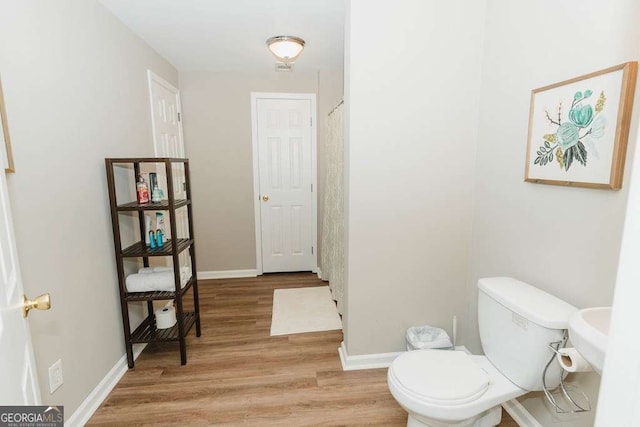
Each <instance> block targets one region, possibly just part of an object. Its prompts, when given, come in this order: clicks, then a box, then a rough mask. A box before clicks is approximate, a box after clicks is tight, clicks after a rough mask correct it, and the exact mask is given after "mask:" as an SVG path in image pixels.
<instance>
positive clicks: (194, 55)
mask: <svg viewBox="0 0 640 427" xmlns="http://www.w3.org/2000/svg"><path fill="white" fill-rule="evenodd" d="M99 1H100V2H101V3H102V4H103V5H104V6H105V7H106V8H107V9H109V10H110V11H111V12H112V13H113V14H114V15H116V16H117V17H118V18H119V19H120V20H121V21H123V22H124V23H125V24H126V25H127V26H128V27H129V28H131V30H133V32H135V33H136V34H138V35H139V36H140V37H141V38H142V39H143V40H145V41H146V42H147V43H148V44H149V45H151V47H153V48H154V49H155V50H156V51H157V52H158V53H159V54H160V55H162V56H163V57H165V58H166V59H167V60H168V61H169V62H171V63H172V64H173V65H174V66H175V67H176V68H177V69H178V70H183V71H186V70H212V71H240V70H244V71H266V70H273V67H274V63H275V59H274V58H273V56H271V54H270V53H269V51H268V50H267V48H266V45H265V41H266V40H267V39H268V38H269V37H271V36H276V35H294V36H299V37H302V38H303V39H304V40H305V41H306V46H305V50H304V52H303V53H302V55H301V56H300V58H298V60H297V61H296V63H295V69H296V70H301V71H308V70H317V69H320V68H333V69H335V68H342V63H343V51H344V43H343V34H344V0H226V1H221V0H99Z"/></svg>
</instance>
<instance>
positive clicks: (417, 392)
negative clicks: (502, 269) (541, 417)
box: [387, 277, 577, 427]
mask: <svg viewBox="0 0 640 427" xmlns="http://www.w3.org/2000/svg"><path fill="white" fill-rule="evenodd" d="M478 290H479V293H478V329H479V331H480V341H481V343H482V348H483V350H484V352H485V354H486V356H472V355H469V354H467V353H465V352H462V351H444V350H417V351H411V352H407V353H404V354H402V355H400V356H398V357H397V358H396V359H395V360H394V361H393V363H392V364H391V367H390V368H389V371H388V373H387V383H388V385H389V390H390V391H391V394H392V395H393V397H394V398H395V399H396V401H397V402H398V403H399V404H400V406H402V407H403V408H404V409H405V410H406V411H407V412H408V413H409V416H408V421H407V426H409V427H418V426H429V427H452V426H453V427H467V426H472V427H493V426H496V425H498V424H499V423H500V419H501V417H502V410H501V408H500V405H501V404H502V403H504V402H506V401H508V400H511V399H514V398H516V397H518V396H521V395H523V394H525V393H528V392H529V391H539V390H542V389H543V386H544V383H545V382H543V381H542V374H543V372H544V371H545V367H546V366H547V365H548V370H547V377H546V385H547V386H549V387H550V388H553V387H555V386H557V385H558V384H559V383H560V378H561V375H560V372H561V368H560V365H559V364H558V363H557V361H556V360H555V355H554V353H553V351H552V350H551V349H550V348H549V344H550V343H552V342H557V341H560V340H562V338H563V336H564V335H565V333H566V329H567V327H568V324H569V317H571V315H572V314H573V313H575V312H576V311H577V309H576V308H575V307H573V306H571V305H569V304H567V303H566V302H564V301H562V300H560V299H558V298H556V297H554V296H553V295H550V294H548V293H546V292H544V291H542V290H540V289H537V288H536V287H534V286H531V285H528V284H526V283H523V282H521V281H519V280H516V279H512V278H510V277H492V278H485V279H480V280H479V281H478Z"/></svg>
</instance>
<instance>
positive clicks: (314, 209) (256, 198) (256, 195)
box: [251, 92, 318, 275]
mask: <svg viewBox="0 0 640 427" xmlns="http://www.w3.org/2000/svg"><path fill="white" fill-rule="evenodd" d="M259 99H293V100H308V101H310V102H311V185H312V186H313V192H312V194H311V242H312V244H313V248H314V251H313V260H312V264H313V265H312V266H311V271H312V272H313V273H316V272H317V271H318V142H317V139H318V127H317V123H318V115H317V111H316V94H315V93H281V92H251V145H252V150H253V211H254V219H255V234H256V273H257V275H262V274H263V270H262V233H261V231H262V223H261V220H260V209H261V206H262V205H261V203H260V160H259V158H258V100H259Z"/></svg>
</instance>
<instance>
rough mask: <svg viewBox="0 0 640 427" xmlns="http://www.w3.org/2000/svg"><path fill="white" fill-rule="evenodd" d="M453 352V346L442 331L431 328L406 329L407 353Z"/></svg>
mask: <svg viewBox="0 0 640 427" xmlns="http://www.w3.org/2000/svg"><path fill="white" fill-rule="evenodd" d="M427 348H428V349H432V350H453V344H452V343H451V339H450V338H449V335H448V334H447V332H446V331H445V330H444V329H441V328H436V327H433V326H429V325H425V326H412V327H411V328H409V329H407V351H411V350H423V349H427Z"/></svg>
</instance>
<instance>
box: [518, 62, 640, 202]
mask: <svg viewBox="0 0 640 427" xmlns="http://www.w3.org/2000/svg"><path fill="white" fill-rule="evenodd" d="M637 69H638V63H637V62H635V61H634V62H626V63H624V64H620V65H616V66H614V67H610V68H606V69H604V70H600V71H596V72H594V73H590V74H586V75H584V76H580V77H576V78H573V79H570V80H566V81H563V82H560V83H555V84H552V85H549V86H544V87H541V88H538V89H534V90H532V91H531V104H530V110H529V132H528V136H527V157H526V164H525V181H527V182H534V183H541V184H551V185H565V186H575V187H587V188H604V189H612V190H619V189H620V188H621V187H622V177H623V174H624V163H625V158H626V152H627V142H628V139H629V127H630V123H631V110H632V107H633V97H634V93H635V86H636V78H637Z"/></svg>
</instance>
